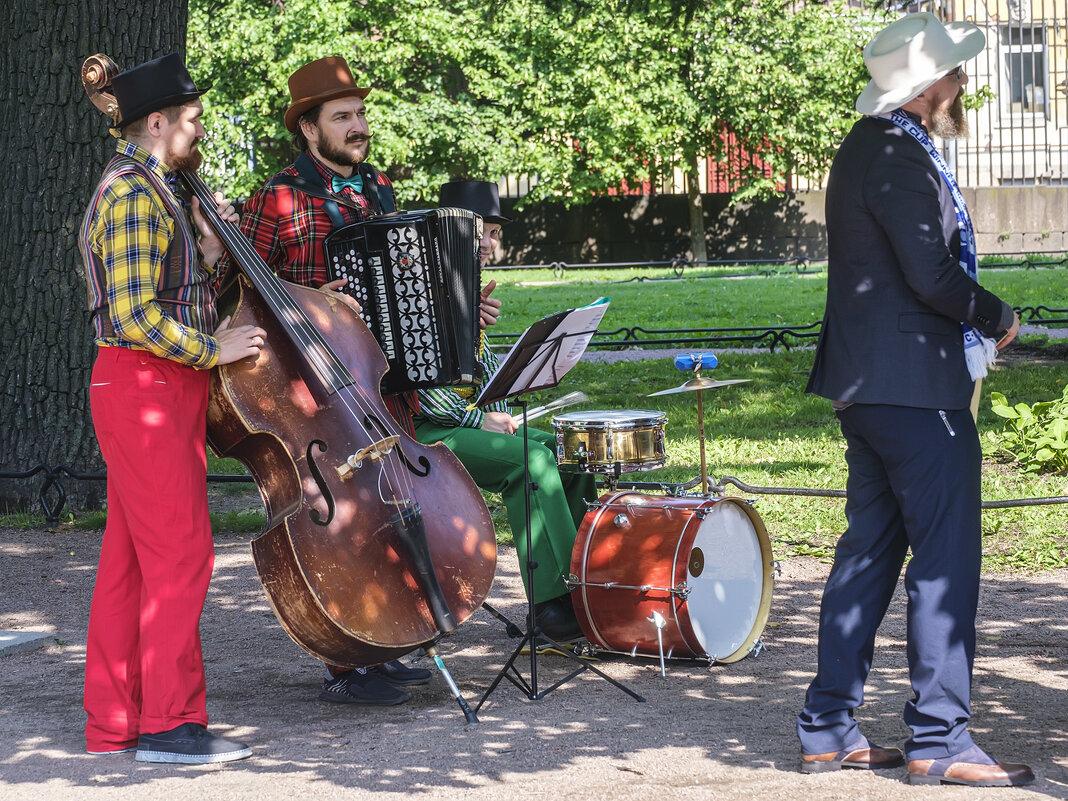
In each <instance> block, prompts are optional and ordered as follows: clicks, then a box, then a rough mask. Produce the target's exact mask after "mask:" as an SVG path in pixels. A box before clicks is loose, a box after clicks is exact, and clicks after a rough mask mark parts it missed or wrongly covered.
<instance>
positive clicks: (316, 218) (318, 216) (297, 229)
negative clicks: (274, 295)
mask: <svg viewBox="0 0 1068 801" xmlns="http://www.w3.org/2000/svg"><path fill="white" fill-rule="evenodd" d="M307 155H308V158H310V159H311V161H312V164H314V165H315V169H316V170H318V171H319V174H320V175H322V176H323V183H324V184H325V185H326V186H327V187H329V186H330V181H331V179H332V178H333V177H334V176H335V175H337V173H336V172H334V171H333V170H332V169H330V168H329V167H327V166H326V165H325V164H323V163H322V162H321V161H319V160H318V159H317V158H315V156H313V155H312V154H311V153H308V154H307ZM279 175H293V176H296V175H299V173H298V172H297V170H296V169H295V168H294V167H292V166H289V167H286V168H285V169H284V170H282V172H280V173H279ZM272 180H273V179H272ZM378 183H379V184H381V185H382V186H392V184H391V183H390V180H389V178H387V177H386V176H385V175H384V174H383V173H381V172H380V173H378ZM339 197H342V198H344V199H345V200H348V201H351V202H353V203H356V204H358V205H359V206H360V207H361V208H363V209H366V210H367V211H370V209H371V202H370V200H368V199H367V197H366V196H365V195H363V194H357V193H356V192H354V191H353V190H352V188H351V187H345V188H344V189H342V190H341V194H340V195H339ZM326 202H327V201H325V200H323V199H321V198H316V197H311V196H310V195H306V194H304V193H303V192H301V191H300V190H299V189H294V188H292V187H290V186H271V185H270V182H268V184H267V186H265V187H263V188H262V189H261V190H260V191H259V192H257V193H256V194H254V195H253V196H252V197H250V198H249V199H248V201H247V202H246V203H245V206H244V208H243V209H242V210H241V231H242V232H243V233H244V234H245V236H247V237H248V239H249V241H250V242H251V243H252V245H253V247H255V248H256V250H257V252H258V253H259V254H260V255H261V256H262V257H263V260H264V261H265V262H267V264H269V265H270V266H271V268H272V269H273V270H274V271H275V273H277V275H278V276H279V277H280V278H284V279H285V280H286V281H292V282H293V283H295V284H301V285H303V286H314V287H319V286H322V285H323V284H325V283H326V282H327V280H328V279H327V275H326V254H325V252H324V250H323V240H324V239H326V237H327V235H328V234H329V233H330V232H331V231H333V230H334V224H333V223H332V222H330V217H329V216H328V215H327V213H326V211H325V210H324V209H323V204H325V203H326ZM338 209H339V211H340V212H341V217H342V219H343V220H344V221H345V224H346V225H348V224H349V223H354V222H358V221H359V220H361V219H363V216H361V214H360V212H358V211H356V209H353V208H349V207H348V206H342V205H341V204H338Z"/></svg>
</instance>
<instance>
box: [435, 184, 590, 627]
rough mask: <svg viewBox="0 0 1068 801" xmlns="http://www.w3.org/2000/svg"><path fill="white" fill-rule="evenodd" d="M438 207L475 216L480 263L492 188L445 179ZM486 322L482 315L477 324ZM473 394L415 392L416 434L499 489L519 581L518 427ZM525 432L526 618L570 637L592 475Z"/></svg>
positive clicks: (491, 363) (493, 200) (494, 199)
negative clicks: (529, 603)
mask: <svg viewBox="0 0 1068 801" xmlns="http://www.w3.org/2000/svg"><path fill="white" fill-rule="evenodd" d="M438 205H439V206H442V207H446V206H447V207H454V208H462V209H467V210H469V211H473V212H475V213H476V214H478V215H480V216H481V217H482V220H483V236H482V243H481V250H480V253H481V258H482V266H483V267H484V266H485V265H486V263H487V262H488V261H489V258H490V254H491V253H492V252H493V250H494V248H495V247H496V245H497V243H498V242H499V241H500V235H501V226H502V225H503V224H504V223H507V222H511V220H510V219H509V218H508V217H504V216H502V215H501V206H500V199H499V197H498V194H497V185H496V184H495V183H491V182H489V181H450V182H449V183H447V184H445V185H444V186H442V188H441V197H440V200H439V204H438ZM495 286H496V284H495V283H494V282H490V283H489V284H488V285H487V286H486V288H485V289H483V291H482V294H483V296H484V297H485V298H488V296H489V293H490V292H492V291H493V288H494V287H495ZM483 305H485V304H483ZM497 305H498V306H499V303H498V304H497ZM486 322H488V320H487V317H486V315H485V314H484V315H483V328H484V327H485V323H486ZM492 322H495V320H493V321H492ZM480 358H481V360H482V363H483V364H484V365H485V367H486V372H487V376H486V380H487V381H488V380H489V378H490V377H491V376H492V375H493V374H494V373H495V372H496V371H497V369H498V367H499V362H498V361H497V357H496V356H495V355H494V353H493V351H492V350H490V349H489V348H488V347H485V344H484V343H483V347H482V353H481V354H480ZM476 394H477V393H476V388H475V387H457V388H435V389H429V390H420V391H419V405H420V411H419V413H418V414H417V415H416V417H415V433H416V437H417V438H418V440H419V441H420V442H424V443H428V444H429V443H434V442H444V443H445V444H446V445H447V446H448V447H449V449H450V450H452V452H453V453H455V454H456V456H457V458H458V459H459V460H460V462H461V464H463V466H464V467H465V468H467V472H469V473H470V474H471V478H473V479H474V480H475V483H476V484H477V485H478V486H479V487H481V488H482V489H485V490H489V491H490V492H499V493H501V496H502V499H503V501H504V505H505V508H506V509H507V511H508V523H509V525H510V526H511V527H512V537H513V539H514V540H515V546H516V550H517V551H518V553H519V565H520V569H521V573H522V576H523V582H524V584H526V581H527V571H526V564H527V536H526V504H525V499H524V496H525V489H524V473H523V432H522V430H520V427H518V426H517V425H516V423H515V420H513V418H512V416H511V415H510V414H509V413H508V411H507V406H506V404H505V402H504V401H501V402H498V403H495V404H492V405H490V406H488V407H486V408H485V409H471V408H468V407H469V405H470V403H471V400H472V399H473V398H474V396H475V395H476ZM517 434H518V435H517ZM527 434H528V437H529V440H528V444H527V447H528V449H529V458H528V463H529V468H530V478H531V481H533V482H534V484H535V485H536V487H537V489H535V490H533V491H532V492H531V494H530V523H531V531H530V540H531V548H532V550H533V553H532V554H530V556H531V558H533V560H534V561H535V562H536V563H537V565H538V567H537V569H536V570H535V571H534V586H533V587H529V586H528V587H527V588H526V589H527V593H528V594H529V595H530V596H531V597H532V599H533V600H534V622H535V624H536V625H537V626H538V627H539V628H540V629H541V630H542V632H543V633H544V634H545V635H546V636H548V637H550V638H552V639H554V640H568V639H575V638H576V637H578V636H579V635H580V634H581V629H580V628H579V625H578V621H577V620H576V619H575V611H574V608H573V607H572V605H571V596H570V594H569V593H568V589H567V586H566V585H565V584H564V581H563V579H564V576H566V575H567V574H568V573H569V572H570V568H571V551H572V549H573V548H574V545H575V534H576V532H577V530H578V525H579V523H580V522H581V520H582V517H583V515H584V514H585V513H586V504H585V501H586V500H593V499H595V498H596V497H597V495H596V486H595V484H594V477H593V475H591V474H589V473H570V472H563V473H561V472H560V470H558V469H557V466H556V456H555V454H556V438H555V437H554V436H553V435H552V434H549V433H548V432H545V431H541V430H538V429H534V428H531V429H528V430H527Z"/></svg>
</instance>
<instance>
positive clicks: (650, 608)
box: [568, 491, 775, 662]
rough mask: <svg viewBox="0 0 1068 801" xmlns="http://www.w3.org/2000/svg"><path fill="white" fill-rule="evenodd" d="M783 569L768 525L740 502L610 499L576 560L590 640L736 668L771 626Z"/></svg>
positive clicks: (574, 575)
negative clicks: (775, 583)
mask: <svg viewBox="0 0 1068 801" xmlns="http://www.w3.org/2000/svg"><path fill="white" fill-rule="evenodd" d="M774 569H775V565H774V562H773V561H772V555H771V543H770V542H769V540H768V533H767V531H766V530H765V528H764V523H763V522H762V521H761V519H760V516H759V515H758V514H757V513H756V511H754V509H753V508H752V506H750V504H748V503H746V502H745V501H742V500H739V499H737V498H722V499H719V500H716V499H710V498H705V497H689V498H686V497H671V496H665V495H644V494H641V493H636V492H629V491H620V492H610V493H607V494H605V495H602V496H601V498H600V499H599V500H598V502H597V503H596V504H595V505H593V506H592V507H591V508H590V511H589V512H587V513H586V516H585V518H583V521H582V526H581V527H580V528H579V532H578V537H577V538H576V540H575V549H574V551H573V552H572V556H571V576H569V579H568V584H569V585H570V586H571V587H572V588H573V592H572V596H571V597H572V600H573V601H574V605H575V614H576V616H577V617H578V621H579V625H580V626H581V627H582V631H583V633H584V634H585V635H586V637H587V639H588V640H589V641H590V642H591V643H592V644H593V645H595V646H597V647H600V648H603V649H605V650H608V651H616V652H619V653H626V654H631V655H634V654H645V655H649V656H657V655H659V653H660V650H659V646H658V641H657V626H656V623H655V614H656V613H658V614H659V615H660V616H661V618H662V619H663V621H664V627H663V629H662V631H661V637H662V640H663V649H664V656H665V657H676V658H679V657H681V658H690V657H693V658H707V659H709V660H711V661H713V662H737V661H738V660H740V659H744V658H745V657H746V656H747V655H748V654H749V653H751V652H753V651H754V650H755V649H756V648H757V646H758V643H759V642H760V635H761V634H762V633H763V631H764V626H765V624H766V623H767V620H768V611H769V609H770V607H771V585H772V580H773V576H772V574H773V571H774Z"/></svg>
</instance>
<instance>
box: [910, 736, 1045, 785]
mask: <svg viewBox="0 0 1068 801" xmlns="http://www.w3.org/2000/svg"><path fill="white" fill-rule="evenodd" d="M988 762H993V763H994V764H992V765H991V764H987V763H988ZM1034 780H1035V774H1034V773H1033V772H1032V771H1031V768H1029V767H1027V765H1014V764H1012V763H1010V762H998V761H997V760H996V759H994V758H993V757H991V756H989V755H987V754H986V753H985V752H984V751H983V750H982V749H980V748H979V746H975V745H973V746H972V747H971V748H969V749H968V750H967V751H964V752H962V753H960V754H956V755H954V756H950V757H945V758H943V759H910V760H909V784H964V785H968V786H969V787H1018V786H1020V785H1021V784H1030V783H1031V782H1033V781H1034Z"/></svg>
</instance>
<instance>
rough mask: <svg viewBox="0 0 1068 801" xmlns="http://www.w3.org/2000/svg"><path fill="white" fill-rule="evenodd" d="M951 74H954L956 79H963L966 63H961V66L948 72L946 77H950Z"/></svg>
mask: <svg viewBox="0 0 1068 801" xmlns="http://www.w3.org/2000/svg"><path fill="white" fill-rule="evenodd" d="M950 75H952V76H953V77H954V78H956V79H957V80H958V81H960V80H962V79H963V78H964V65H963V64H961V65H960V66H959V67H957V68H956V69H955V70H953V71H952V72H947V73H946V77H947V78H948V77H949V76H950Z"/></svg>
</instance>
